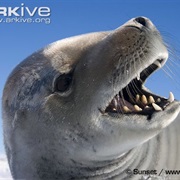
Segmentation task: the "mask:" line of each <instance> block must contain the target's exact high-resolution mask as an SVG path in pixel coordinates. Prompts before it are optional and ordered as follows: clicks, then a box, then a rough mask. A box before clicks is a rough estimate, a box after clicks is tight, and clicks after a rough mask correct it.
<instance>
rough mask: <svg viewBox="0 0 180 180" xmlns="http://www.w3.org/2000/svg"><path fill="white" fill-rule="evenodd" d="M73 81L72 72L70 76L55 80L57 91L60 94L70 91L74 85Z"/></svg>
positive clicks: (63, 75)
mask: <svg viewBox="0 0 180 180" xmlns="http://www.w3.org/2000/svg"><path fill="white" fill-rule="evenodd" d="M72 79H73V73H72V72H71V73H68V74H61V75H60V76H59V77H57V79H56V80H55V85H54V88H55V91H58V92H60V93H63V92H66V91H68V90H69V89H70V86H71V84H72Z"/></svg>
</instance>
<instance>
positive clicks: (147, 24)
mask: <svg viewBox="0 0 180 180" xmlns="http://www.w3.org/2000/svg"><path fill="white" fill-rule="evenodd" d="M125 26H134V27H138V28H140V29H142V28H147V29H150V30H153V31H154V30H155V31H157V29H156V28H155V25H154V24H153V23H152V21H151V20H150V19H148V18H146V17H143V16H140V17H136V18H133V19H131V20H129V21H128V22H127V23H125Z"/></svg>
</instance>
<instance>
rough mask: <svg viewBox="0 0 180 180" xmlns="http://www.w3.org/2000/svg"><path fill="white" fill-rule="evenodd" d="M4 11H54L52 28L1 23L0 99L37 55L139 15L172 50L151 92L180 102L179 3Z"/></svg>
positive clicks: (96, 3)
mask: <svg viewBox="0 0 180 180" xmlns="http://www.w3.org/2000/svg"><path fill="white" fill-rule="evenodd" d="M0 7H12V8H13V7H20V10H23V8H24V9H25V7H28V9H29V10H30V12H33V11H32V10H34V8H35V7H37V10H38V8H40V7H48V8H49V9H50V16H48V18H50V23H48V22H47V23H45V22H42V23H27V22H26V23H23V22H12V23H2V22H0V99H2V91H3V87H4V84H5V82H6V79H7V77H8V75H9V74H10V72H11V71H12V70H13V68H14V67H15V66H16V65H17V64H18V63H20V62H21V61H22V60H23V59H25V58H26V57H27V56H29V55H30V54H32V53H33V52H34V51H37V50H38V49H40V48H42V47H44V46H46V45H48V44H49V43H51V42H54V41H57V40H59V39H63V38H66V37H70V36H74V35H79V34H84V33H89V32H95V31H108V30H113V29H115V28H117V27H119V26H121V25H122V24H123V23H125V22H126V21H128V20H129V19H131V18H133V17H137V16H146V17H148V18H150V19H151V20H152V22H153V23H154V24H155V25H156V27H157V28H158V29H159V30H160V32H161V34H162V36H163V38H164V40H165V42H166V43H167V44H168V46H169V51H170V58H169V62H168V63H167V65H166V66H165V67H164V68H163V70H160V71H158V72H157V73H155V74H154V75H152V77H151V78H150V79H149V80H148V81H147V87H148V88H149V89H151V90H152V91H153V92H155V93H157V94H160V95H163V96H165V97H167V96H168V94H169V92H170V91H172V92H173V93H174V95H175V98H176V99H180V93H179V91H180V76H179V75H180V73H179V68H180V56H179V53H180V46H179V45H180V33H179V32H180V22H179V17H180V10H179V8H180V1H179V0H102V1H101V0H71V1H69V0H64V1H63V0H21V1H20V0H11V1H10V0H9V1H7V0H0ZM0 12H1V11H0ZM18 13H19V14H20V11H19V10H18ZM27 13H28V12H27V11H25V16H24V17H23V18H24V19H25V18H28V17H29V15H28V14H27ZM37 13H38V11H35V15H34V16H33V18H34V19H35V18H39V15H38V14H37ZM13 17H14V16H13ZM1 18H5V17H3V15H2V14H0V21H1ZM46 18H47V17H46ZM3 20H4V19H3ZM12 91H13V89H12ZM0 113H1V106H0ZM1 154H2V155H3V154H4V148H3V137H2V118H1V116H0V155H1ZM1 159H2V158H1ZM0 167H1V166H0ZM0 171H1V168H0ZM0 174H1V173H0ZM0 178H1V176H0Z"/></svg>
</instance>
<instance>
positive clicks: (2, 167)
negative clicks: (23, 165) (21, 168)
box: [0, 154, 12, 180]
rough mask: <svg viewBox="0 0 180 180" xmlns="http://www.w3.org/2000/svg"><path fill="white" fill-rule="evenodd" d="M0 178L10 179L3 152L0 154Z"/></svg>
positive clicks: (2, 179)
mask: <svg viewBox="0 0 180 180" xmlns="http://www.w3.org/2000/svg"><path fill="white" fill-rule="evenodd" d="M0 180H12V177H11V173H10V170H9V166H8V162H7V159H6V156H5V155H4V154H2V155H0Z"/></svg>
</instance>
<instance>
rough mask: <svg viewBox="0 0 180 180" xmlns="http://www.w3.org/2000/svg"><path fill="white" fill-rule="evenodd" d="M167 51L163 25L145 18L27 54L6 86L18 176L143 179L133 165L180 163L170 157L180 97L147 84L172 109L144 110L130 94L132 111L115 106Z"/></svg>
mask: <svg viewBox="0 0 180 180" xmlns="http://www.w3.org/2000/svg"><path fill="white" fill-rule="evenodd" d="M167 58H168V52H167V49H166V47H165V45H164V43H163V41H162V38H161V36H160V34H159V32H158V30H157V29H156V28H155V26H154V25H153V24H152V22H151V21H150V20H149V19H147V18H145V17H139V18H134V19H132V20H130V21H128V22H127V23H125V24H124V25H122V26H121V27H119V28H117V29H115V30H114V31H110V32H98V33H91V34H86V35H81V36H76V37H72V38H67V39H64V40H60V41H57V42H55V43H52V44H50V45H49V46H47V47H45V48H44V49H42V50H40V51H38V52H35V53H34V54H32V55H31V56H29V57H28V58H27V59H25V60H24V61H23V62H22V63H20V64H19V65H18V66H17V67H16V68H15V69H14V71H13V72H12V73H11V74H10V76H9V78H8V80H7V83H6V85H5V88H4V93H3V126H4V142H5V148H6V153H7V157H8V162H9V165H10V169H11V173H12V176H13V178H14V179H63V180H66V179H129V178H131V179H132V178H134V179H138V178H139V176H141V175H139V176H134V175H133V174H128V173H127V172H126V170H127V169H134V168H142V169H145V168H147V169H151V168H153V169H157V170H159V169H162V168H171V167H174V168H179V167H180V165H179V161H178V158H176V156H174V155H169V156H167V153H168V152H169V149H168V147H169V141H170V142H171V143H172V146H173V147H172V148H173V151H175V152H176V153H175V154H178V151H179V150H178V148H179V139H178V136H179V133H178V127H179V123H178V122H175V123H173V124H172V125H170V124H171V123H172V122H173V121H174V119H175V118H176V117H177V115H178V113H179V110H180V106H179V102H178V101H176V100H173V101H172V102H168V100H167V99H165V98H162V97H159V96H157V95H153V94H151V93H150V92H148V91H147V90H145V89H143V88H141V89H140V91H141V92H146V93H147V94H148V95H150V94H151V95H152V96H153V97H154V98H157V97H159V98H160V99H161V101H163V102H164V103H165V105H164V106H163V107H164V109H163V110H162V111H155V110H153V109H152V107H151V108H150V110H149V111H148V113H146V111H145V110H143V111H142V112H145V114H141V113H140V112H136V111H135V109H134V108H133V107H131V104H130V103H129V101H128V100H127V99H126V97H125V96H124V97H123V96H122V97H121V99H122V100H120V101H119V104H118V105H120V104H122V102H121V101H124V102H125V104H126V105H127V106H128V108H130V110H131V113H126V112H125V111H123V110H122V111H121V107H120V108H119V109H118V110H117V109H116V110H115V111H113V108H112V107H114V103H112V100H114V97H116V96H117V94H118V93H119V92H123V93H125V89H124V88H126V87H128V88H129V87H130V85H133V84H135V85H137V86H138V82H139V83H140V86H141V85H143V83H144V81H145V80H146V78H148V76H149V75H150V74H151V73H152V72H150V71H151V69H152V67H154V66H155V68H154V69H153V72H154V71H155V70H157V69H158V67H157V66H156V65H157V64H158V65H159V63H160V65H161V66H163V65H164V63H165V62H166V60H167ZM160 60H161V61H160ZM149 67H150V68H149ZM148 71H149V73H147V72H148ZM137 76H138V78H137ZM139 77H140V80H141V81H142V84H141V82H140V81H139V80H138V79H139ZM142 79H143V80H142ZM136 83H137V84H136ZM140 86H139V87H138V89H139V88H140ZM126 91H127V90H126ZM134 91H136V90H135V89H134ZM131 94H133V92H131ZM127 97H128V98H129V96H128V95H127ZM115 99H116V98H115ZM149 114H150V115H149ZM169 125H170V126H169ZM167 126H169V127H168V128H166V127H167ZM158 134H159V135H158ZM170 154H171V153H170Z"/></svg>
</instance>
